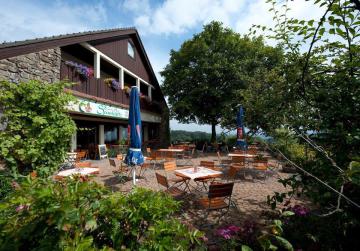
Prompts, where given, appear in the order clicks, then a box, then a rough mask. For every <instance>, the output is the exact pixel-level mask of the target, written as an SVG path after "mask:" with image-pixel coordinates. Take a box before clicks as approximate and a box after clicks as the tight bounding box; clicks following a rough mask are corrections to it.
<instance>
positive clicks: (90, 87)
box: [60, 62, 161, 113]
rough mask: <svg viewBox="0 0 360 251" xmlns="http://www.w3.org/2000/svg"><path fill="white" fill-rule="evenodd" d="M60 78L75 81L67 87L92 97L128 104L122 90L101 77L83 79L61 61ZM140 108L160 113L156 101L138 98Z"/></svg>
mask: <svg viewBox="0 0 360 251" xmlns="http://www.w3.org/2000/svg"><path fill="white" fill-rule="evenodd" d="M60 78H61V80H68V81H69V82H73V83H76V84H75V85H73V86H72V87H70V88H69V89H71V90H74V91H77V92H80V93H83V94H86V95H90V96H93V97H98V98H101V99H106V100H109V101H112V102H116V103H118V104H122V105H129V102H130V99H129V95H128V94H127V93H126V92H125V91H124V90H113V89H112V88H111V87H110V86H108V85H107V84H105V83H104V80H103V79H96V78H94V77H90V78H89V79H87V80H85V79H83V78H82V77H81V76H80V75H79V74H78V73H76V72H75V70H74V68H73V67H70V66H68V65H66V64H65V63H64V62H61V68H60ZM140 108H141V110H146V111H150V112H155V113H161V110H160V109H161V108H160V107H159V104H158V102H152V101H147V100H145V99H140Z"/></svg>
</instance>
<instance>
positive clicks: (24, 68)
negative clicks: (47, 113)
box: [0, 48, 61, 83]
mask: <svg viewBox="0 0 360 251" xmlns="http://www.w3.org/2000/svg"><path fill="white" fill-rule="evenodd" d="M60 63H61V51H60V48H55V49H48V50H43V51H39V52H35V53H29V54H25V55H21V56H16V57H12V58H7V59H2V60H0V80H9V81H12V82H21V81H29V80H32V79H36V80H42V81H46V82H49V83H52V82H57V81H59V80H60Z"/></svg>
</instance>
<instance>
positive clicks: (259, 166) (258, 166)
mask: <svg viewBox="0 0 360 251" xmlns="http://www.w3.org/2000/svg"><path fill="white" fill-rule="evenodd" d="M254 169H255V171H256V178H258V179H263V180H265V179H266V178H267V176H268V163H267V161H255V162H254Z"/></svg>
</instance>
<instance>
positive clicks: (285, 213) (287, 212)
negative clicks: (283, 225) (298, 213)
mask: <svg viewBox="0 0 360 251" xmlns="http://www.w3.org/2000/svg"><path fill="white" fill-rule="evenodd" d="M294 214H295V213H294V212H292V211H285V212H283V213H282V216H285V217H289V216H292V215H294Z"/></svg>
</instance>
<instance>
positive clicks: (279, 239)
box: [274, 235, 294, 251]
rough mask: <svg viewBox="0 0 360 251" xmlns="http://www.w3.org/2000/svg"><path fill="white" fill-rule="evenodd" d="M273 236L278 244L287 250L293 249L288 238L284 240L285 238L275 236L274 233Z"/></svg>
mask: <svg viewBox="0 0 360 251" xmlns="http://www.w3.org/2000/svg"><path fill="white" fill-rule="evenodd" d="M274 238H275V239H276V240H277V242H278V243H279V245H280V246H281V247H283V248H285V249H286V250H288V251H293V250H294V248H293V246H292V245H291V243H290V242H289V241H288V240H286V239H285V238H283V237H280V236H276V235H275V236H274Z"/></svg>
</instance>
